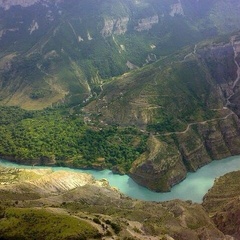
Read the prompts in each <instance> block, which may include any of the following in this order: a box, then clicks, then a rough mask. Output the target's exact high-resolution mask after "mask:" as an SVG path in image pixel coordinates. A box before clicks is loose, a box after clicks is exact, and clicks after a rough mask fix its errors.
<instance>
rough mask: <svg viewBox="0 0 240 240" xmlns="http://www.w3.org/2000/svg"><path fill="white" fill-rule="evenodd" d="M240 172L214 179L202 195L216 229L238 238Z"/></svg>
mask: <svg viewBox="0 0 240 240" xmlns="http://www.w3.org/2000/svg"><path fill="white" fill-rule="evenodd" d="M239 180H240V172H239V171H237V172H232V173H228V174H226V175H224V176H222V177H220V178H218V179H216V180H215V183H214V186H213V187H212V188H211V189H210V190H209V191H208V193H207V194H206V195H205V196H204V200H203V206H204V208H205V209H206V210H207V211H208V212H209V214H210V216H211V218H212V220H213V221H214V223H215V224H216V226H217V227H218V229H219V230H220V231H222V232H224V233H225V234H228V235H231V236H233V237H234V238H235V239H239V238H240V228H239V226H240V222H239V219H240V200H239V197H240V190H239Z"/></svg>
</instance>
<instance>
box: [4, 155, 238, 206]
mask: <svg viewBox="0 0 240 240" xmlns="http://www.w3.org/2000/svg"><path fill="white" fill-rule="evenodd" d="M0 165H1V166H5V167H15V168H28V169H31V168H32V166H25V165H19V164H15V163H11V162H8V161H5V160H0ZM34 168H49V167H42V166H34ZM51 169H52V170H53V171H59V170H65V171H73V172H87V173H90V174H92V175H93V176H94V177H95V178H96V179H102V178H105V179H107V180H108V181H109V183H110V185H111V186H114V187H116V188H118V189H119V190H120V191H121V192H122V193H124V194H126V195H128V196H130V197H133V198H137V199H142V200H146V201H158V202H159V201H167V200H172V199H176V198H178V199H182V200H192V201H194V202H199V203H200V202H201V201H202V198H203V196H204V195H205V193H206V192H207V191H208V189H209V188H211V187H212V185H213V182H214V179H215V178H217V177H219V176H222V175H224V174H225V173H228V172H232V171H235V170H240V156H235V157H229V158H226V159H223V160H218V161H213V162H212V163H210V164H208V165H206V166H204V167H202V168H201V169H199V170H198V171H197V172H195V173H189V174H188V175H187V177H186V179H185V180H184V181H182V182H181V183H179V184H178V185H176V186H174V187H173V188H172V191H171V192H168V193H156V192H152V191H149V190H148V189H146V188H144V187H141V186H139V185H137V184H136V183H135V182H134V181H133V180H132V179H131V178H129V177H128V176H127V175H124V176H121V175H117V174H113V173H112V172H111V171H109V170H103V171H95V170H79V169H71V168H65V167H52V168H51Z"/></svg>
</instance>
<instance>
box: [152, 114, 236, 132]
mask: <svg viewBox="0 0 240 240" xmlns="http://www.w3.org/2000/svg"><path fill="white" fill-rule="evenodd" d="M233 114H235V113H234V112H232V111H231V113H229V114H228V115H227V116H225V117H222V118H213V119H210V120H206V121H202V122H193V123H189V124H188V125H187V128H186V129H185V130H184V131H182V132H168V133H157V134H154V135H155V136H170V135H172V134H184V133H186V132H187V131H188V130H189V129H190V127H191V126H194V125H198V124H202V125H203V124H206V123H210V122H214V121H216V120H226V119H227V118H228V117H229V116H231V115H233Z"/></svg>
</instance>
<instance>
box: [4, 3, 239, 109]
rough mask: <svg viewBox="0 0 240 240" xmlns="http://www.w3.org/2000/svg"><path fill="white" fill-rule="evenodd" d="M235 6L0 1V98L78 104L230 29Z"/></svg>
mask: <svg viewBox="0 0 240 240" xmlns="http://www.w3.org/2000/svg"><path fill="white" fill-rule="evenodd" d="M239 11H240V3H239V1H237V0H229V1H223V0H215V1H214V0H213V1H198V0H181V1H180V0H171V1H169V0H161V1H160V0H140V1H134V0H119V1H117V0H106V1H99V0H88V1H87V0H69V1H64V0H61V1H60V0H58V1H50V0H34V1H33V0H12V1H11V0H9V1H5V0H1V1H0V22H1V24H0V86H1V88H0V99H1V102H2V103H3V104H7V105H20V106H22V107H24V108H27V109H39V108H43V107H46V106H49V105H51V104H53V103H57V102H66V103H70V104H72V105H76V104H82V103H84V102H86V101H88V100H89V99H90V98H91V97H92V96H96V95H97V94H99V92H100V91H101V89H102V84H103V82H104V81H106V79H108V78H109V77H112V76H117V75H120V74H123V73H124V72H126V71H128V70H130V69H135V68H139V67H142V66H143V65H145V64H148V63H151V62H154V61H156V60H157V59H160V58H162V57H163V56H166V55H168V54H170V53H173V52H174V51H176V50H178V49H180V48H181V47H183V46H185V45H188V44H194V43H196V42H197V41H199V40H202V39H204V38H209V37H212V36H216V35H218V34H222V33H226V32H231V31H234V30H237V29H238V27H239V25H240V16H239Z"/></svg>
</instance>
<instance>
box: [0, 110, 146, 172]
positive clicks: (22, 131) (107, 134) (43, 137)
mask: <svg viewBox="0 0 240 240" xmlns="http://www.w3.org/2000/svg"><path fill="white" fill-rule="evenodd" d="M0 132H1V135H0V142H1V144H0V155H1V156H2V157H5V158H8V159H13V160H15V161H21V162H22V163H24V162H25V163H28V164H35V163H36V162H37V163H38V164H43V165H45V164H54V165H59V166H71V167H79V168H97V169H102V168H110V169H116V170H117V171H118V172H122V173H125V172H127V171H128V170H129V169H130V167H131V164H132V162H133V161H134V160H135V159H136V158H137V157H138V156H139V155H140V154H141V153H143V152H144V151H145V149H146V139H147V136H145V135H143V134H142V133H140V132H139V131H138V130H137V129H135V128H133V127H128V128H120V127H117V126H107V127H105V128H101V127H96V126H95V127H93V126H91V125H90V124H87V123H84V120H83V116H81V115H71V114H69V112H68V111H66V110H65V109H64V108H61V109H55V110H53V109H45V110H43V111H25V110H23V109H20V108H18V107H0Z"/></svg>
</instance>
